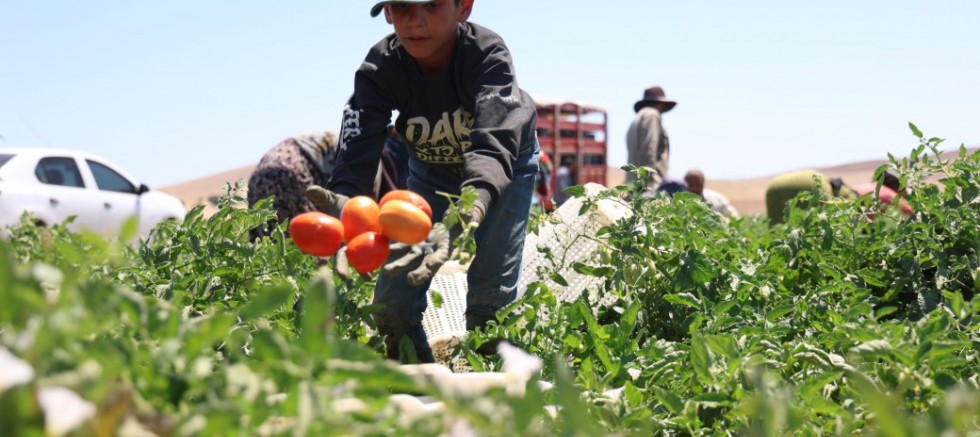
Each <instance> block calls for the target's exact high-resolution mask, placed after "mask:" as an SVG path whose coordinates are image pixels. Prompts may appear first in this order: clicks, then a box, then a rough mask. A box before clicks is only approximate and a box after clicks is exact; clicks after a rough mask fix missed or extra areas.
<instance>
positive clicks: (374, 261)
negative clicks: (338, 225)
mask: <svg viewBox="0 0 980 437" xmlns="http://www.w3.org/2000/svg"><path fill="white" fill-rule="evenodd" d="M388 243H389V241H388V238H386V237H385V236H384V235H381V234H379V233H377V232H371V231H368V232H365V233H363V234H361V235H358V236H356V237H354V239H353V240H351V241H350V242H349V243H347V262H349V263H350V265H351V267H354V270H357V271H359V272H361V273H368V272H373V271H375V270H377V269H378V268H379V267H381V266H382V265H384V263H385V260H387V259H388V252H389V249H388Z"/></svg>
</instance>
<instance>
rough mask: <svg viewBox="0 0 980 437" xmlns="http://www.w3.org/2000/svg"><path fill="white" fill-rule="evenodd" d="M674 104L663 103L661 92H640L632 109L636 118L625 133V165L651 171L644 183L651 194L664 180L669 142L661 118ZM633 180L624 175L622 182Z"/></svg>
mask: <svg viewBox="0 0 980 437" xmlns="http://www.w3.org/2000/svg"><path fill="white" fill-rule="evenodd" d="M676 105H677V102H674V101H673V100H670V99H667V97H666V95H665V94H664V90H663V88H661V87H659V86H654V87H650V88H647V89H646V90H645V91H644V92H643V98H642V99H640V100H639V101H637V102H636V104H634V105H633V110H634V111H636V116H635V117H634V118H633V122H632V123H631V124H630V127H629V130H628V131H627V132H626V150H627V163H628V164H630V165H633V166H636V167H650V168H651V169H652V170H653V171H652V172H651V173H650V175H649V176H648V177H647V180H646V181H644V185H645V186H646V190H647V191H650V192H653V191H655V190H656V189H657V187H658V186H659V185H660V182H662V181H663V179H664V178H665V177H667V170H668V168H669V165H668V164H669V160H670V140H669V139H668V137H667V131H665V130H664V126H663V123H662V120H661V118H662V117H663V114H664V113H666V112H667V111H670V110H671V109H673V108H674V106H676ZM635 180H637V175H636V174H635V173H633V172H629V173H627V174H626V182H633V181H635Z"/></svg>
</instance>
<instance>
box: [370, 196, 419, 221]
mask: <svg viewBox="0 0 980 437" xmlns="http://www.w3.org/2000/svg"><path fill="white" fill-rule="evenodd" d="M389 200H404V201H406V202H408V203H411V204H413V205H415V206H417V207H419V208H421V209H422V211H424V212H425V215H427V216H429V220H431V219H432V207H431V206H429V202H426V201H425V198H424V197H422V196H421V195H420V194H417V193H415V192H414V191H410V190H391V191H389V192H387V193H385V195H384V196H382V197H381V201H380V202H378V205H380V206H385V203H386V202H388V201H389Z"/></svg>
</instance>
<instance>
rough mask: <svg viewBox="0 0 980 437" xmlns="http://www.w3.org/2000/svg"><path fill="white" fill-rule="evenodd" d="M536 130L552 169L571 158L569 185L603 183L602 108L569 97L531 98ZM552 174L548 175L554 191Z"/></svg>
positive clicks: (605, 130) (605, 118)
mask: <svg viewBox="0 0 980 437" xmlns="http://www.w3.org/2000/svg"><path fill="white" fill-rule="evenodd" d="M534 103H535V106H536V107H537V113H538V123H537V134H538V143H539V144H540V145H541V151H542V152H543V153H547V154H548V155H549V157H550V158H551V162H553V163H554V167H555V169H557V168H558V167H559V166H561V165H562V164H566V163H569V162H574V163H575V167H574V169H575V170H574V171H573V172H572V176H573V179H572V180H573V183H572V185H584V184H586V183H589V182H593V183H597V184H600V185H603V186H605V185H606V162H607V159H606V138H607V137H608V132H609V131H608V127H607V125H606V124H607V122H608V113H607V111H606V109H605V108H602V107H600V106H596V105H587V104H582V103H578V102H572V101H561V100H547V99H538V98H535V99H534ZM555 181H556V178H552V179H551V191H552V192H555V188H556V187H555Z"/></svg>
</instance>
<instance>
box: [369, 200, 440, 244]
mask: <svg viewBox="0 0 980 437" xmlns="http://www.w3.org/2000/svg"><path fill="white" fill-rule="evenodd" d="M380 222H381V233H382V234H384V235H385V236H386V237H388V238H391V239H392V240H395V241H398V242H401V243H406V244H417V243H421V242H423V241H425V238H426V237H428V236H429V231H431V230H432V219H430V218H429V216H428V215H426V214H425V211H423V210H422V209H421V208H419V207H417V206H415V205H414V204H412V203H409V202H407V201H404V200H398V199H394V200H389V201H387V202H385V204H384V205H383V206H382V207H381V214H380Z"/></svg>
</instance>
